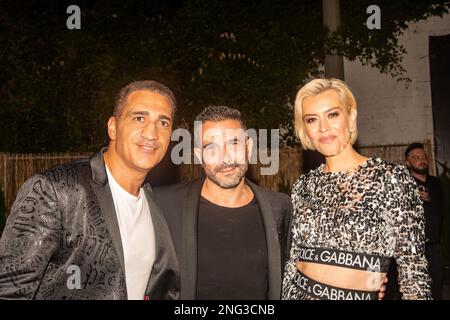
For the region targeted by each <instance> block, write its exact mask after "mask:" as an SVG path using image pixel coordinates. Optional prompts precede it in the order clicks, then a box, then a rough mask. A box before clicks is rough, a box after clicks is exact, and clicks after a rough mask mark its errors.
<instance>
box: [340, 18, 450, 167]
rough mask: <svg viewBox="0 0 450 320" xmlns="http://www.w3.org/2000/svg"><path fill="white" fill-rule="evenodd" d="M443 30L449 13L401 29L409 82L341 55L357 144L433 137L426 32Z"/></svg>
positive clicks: (448, 25)
mask: <svg viewBox="0 0 450 320" xmlns="http://www.w3.org/2000/svg"><path fill="white" fill-rule="evenodd" d="M381 27H383V25H381ZM446 34H450V14H447V15H445V16H444V17H443V18H439V17H437V18H436V17H435V18H430V19H428V20H426V21H422V22H419V23H413V24H410V27H409V28H408V29H407V30H406V31H405V32H404V34H403V35H402V37H401V39H400V43H401V44H402V45H403V46H404V47H405V49H406V50H407V54H406V55H405V57H404V60H403V66H404V67H405V69H406V70H407V76H408V77H409V78H410V79H411V80H412V82H411V83H410V85H409V87H408V88H405V85H404V84H403V83H398V82H396V81H395V80H393V79H392V78H391V77H390V76H388V75H383V74H381V73H380V72H379V71H378V70H377V69H374V68H371V67H367V66H362V65H361V63H359V62H357V61H353V62H350V61H348V60H345V61H344V68H345V80H346V82H347V83H348V84H349V85H350V87H351V88H352V90H353V92H354V93H355V95H356V99H357V102H358V128H359V139H358V144H359V145H361V146H377V145H390V144H408V143H410V142H414V141H426V140H427V139H430V140H431V141H433V119H432V110H431V87H430V67H429V57H428V52H429V51H428V41H429V38H428V37H429V36H430V35H446ZM449 58H450V57H449ZM433 158H434V157H433Z"/></svg>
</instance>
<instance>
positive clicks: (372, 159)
mask: <svg viewBox="0 0 450 320" xmlns="http://www.w3.org/2000/svg"><path fill="white" fill-rule="evenodd" d="M377 159H378V158H376V157H369V158H367V159H366V160H365V161H364V162H362V163H361V164H359V165H358V166H357V167H356V168H354V169H347V170H342V171H329V172H324V171H323V169H324V167H325V163H322V164H321V165H320V166H319V167H318V168H317V170H318V173H319V175H323V176H337V175H347V174H354V173H358V172H359V171H361V170H362V169H364V168H366V167H368V166H369V164H372V163H373V162H375V161H376V160H377Z"/></svg>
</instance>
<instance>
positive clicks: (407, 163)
mask: <svg viewBox="0 0 450 320" xmlns="http://www.w3.org/2000/svg"><path fill="white" fill-rule="evenodd" d="M405 164H406V166H407V167H408V168H411V163H409V161H408V159H406V160H405Z"/></svg>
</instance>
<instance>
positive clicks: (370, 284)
mask: <svg viewBox="0 0 450 320" xmlns="http://www.w3.org/2000/svg"><path fill="white" fill-rule="evenodd" d="M297 269H298V270H299V271H300V272H301V273H303V274H304V275H305V276H307V277H308V278H311V279H312V280H315V281H317V282H321V283H323V284H327V285H330V286H333V287H338V288H343V289H350V290H363V291H379V290H380V287H381V283H382V279H383V278H384V277H385V276H386V273H382V272H371V271H366V270H357V269H351V268H346V267H339V266H333V265H326V264H321V263H314V262H305V261H298V262H297Z"/></svg>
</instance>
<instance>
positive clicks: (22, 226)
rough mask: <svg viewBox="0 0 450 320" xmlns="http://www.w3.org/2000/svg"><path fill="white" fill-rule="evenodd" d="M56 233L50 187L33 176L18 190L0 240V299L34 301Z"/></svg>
mask: <svg viewBox="0 0 450 320" xmlns="http://www.w3.org/2000/svg"><path fill="white" fill-rule="evenodd" d="M60 230H61V220H60V214H59V209H58V201H57V199H56V193H55V190H54V187H53V184H52V183H51V181H50V180H49V179H48V178H47V177H46V176H45V175H42V174H39V175H35V176H33V177H31V178H30V179H29V180H27V181H26V182H25V183H24V185H23V186H22V188H21V189H20V191H19V193H18V195H17V197H16V201H15V202H14V204H13V206H12V209H11V214H10V215H9V217H8V219H7V223H6V226H5V229H4V231H3V235H2V237H1V239H0V298H3V299H33V298H34V296H35V294H36V291H37V289H38V288H39V285H40V282H41V279H42V277H43V275H44V273H45V270H46V268H47V265H48V262H49V260H50V258H51V257H52V255H53V253H54V252H55V251H56V250H57V248H58V246H59V235H60Z"/></svg>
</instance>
